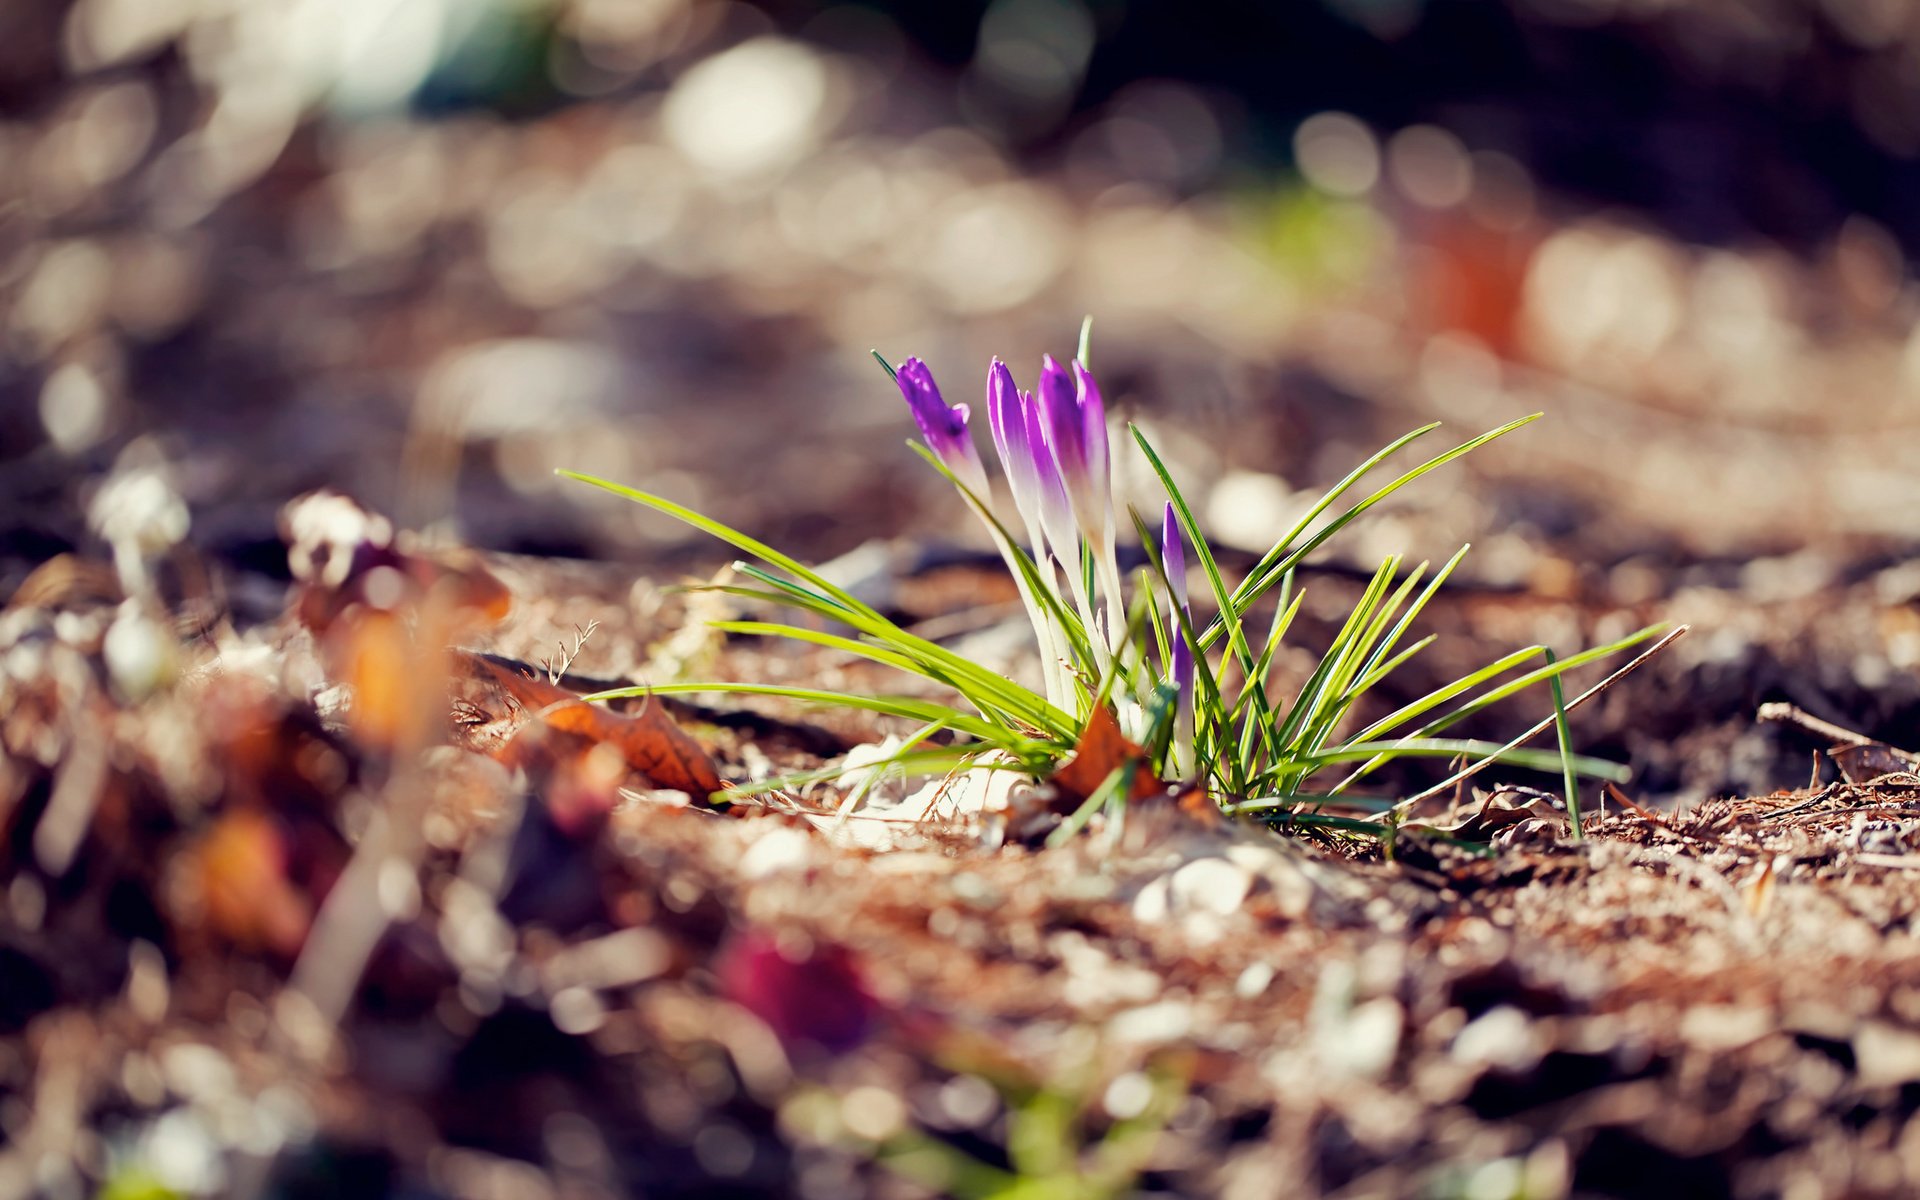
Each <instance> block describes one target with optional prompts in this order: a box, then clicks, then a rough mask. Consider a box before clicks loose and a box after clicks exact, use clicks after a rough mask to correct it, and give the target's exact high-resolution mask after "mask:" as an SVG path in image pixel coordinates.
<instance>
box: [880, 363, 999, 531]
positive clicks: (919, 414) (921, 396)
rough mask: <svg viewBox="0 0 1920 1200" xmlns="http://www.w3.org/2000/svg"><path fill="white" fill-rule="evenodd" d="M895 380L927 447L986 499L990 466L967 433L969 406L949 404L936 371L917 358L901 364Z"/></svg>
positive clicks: (963, 481)
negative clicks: (934, 377) (983, 460)
mask: <svg viewBox="0 0 1920 1200" xmlns="http://www.w3.org/2000/svg"><path fill="white" fill-rule="evenodd" d="M894 382H895V383H896V384H898V385H899V387H900V394H901V395H902V396H905V397H906V399H907V407H908V408H910V409H912V410H913V420H914V423H915V424H917V425H919V426H920V433H921V436H923V437H925V438H926V439H927V448H928V449H930V450H932V451H933V452H934V454H935V455H936V456H938V457H939V459H940V461H941V462H942V463H944V464H945V465H946V468H947V470H949V471H952V472H953V474H954V476H955V478H957V479H959V480H960V482H961V483H963V484H965V485H966V486H967V487H968V488H969V489H970V490H971V491H972V492H973V494H974V495H976V496H978V497H980V498H981V499H982V500H985V499H986V498H987V494H988V492H987V469H986V467H985V466H983V465H981V462H980V452H979V451H978V450H976V449H975V448H974V445H973V438H972V437H971V436H970V435H969V434H968V433H967V415H968V409H967V406H966V405H964V404H956V405H953V406H952V407H951V408H949V407H948V406H947V402H946V401H945V400H943V399H941V397H940V388H939V386H938V385H936V384H935V383H934V382H933V372H932V371H929V370H928V369H927V364H926V363H924V362H921V361H920V360H919V359H917V358H909V359H907V360H906V361H905V362H903V363H901V364H900V368H899V370H898V372H896V374H895V375H894Z"/></svg>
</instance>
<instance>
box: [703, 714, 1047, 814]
mask: <svg viewBox="0 0 1920 1200" xmlns="http://www.w3.org/2000/svg"><path fill="white" fill-rule="evenodd" d="M940 728H946V726H940ZM961 767H966V768H969V769H971V768H974V767H978V768H980V769H983V770H1004V771H1021V770H1025V768H1024V767H1022V766H1021V765H1020V764H1019V763H1017V762H1012V761H1007V762H994V761H992V760H990V759H989V760H981V758H980V748H979V747H978V746H960V747H948V746H933V747H924V746H922V747H916V748H914V749H913V750H912V751H911V753H901V754H895V755H891V756H889V757H887V758H885V759H882V760H880V761H878V762H872V763H861V764H860V765H859V766H858V768H857V769H858V770H862V771H864V770H867V769H868V768H880V769H887V770H892V769H898V770H901V771H903V772H904V773H905V774H906V776H907V777H908V778H909V779H912V778H924V777H926V776H929V775H945V774H947V773H949V772H950V771H953V770H955V769H958V768H961ZM849 769H850V768H848V766H847V765H846V764H845V763H844V762H832V763H828V764H827V765H825V766H821V767H815V768H813V769H811V770H807V771H789V772H787V773H785V774H782V775H769V776H767V777H766V778H765V779H756V780H754V781H753V782H751V783H738V784H734V785H733V786H732V787H729V788H728V789H727V790H726V791H724V792H721V793H719V796H718V798H719V799H721V800H745V799H749V798H751V797H754V796H763V795H766V794H767V793H769V792H786V791H792V790H793V789H795V788H804V787H810V786H812V785H813V784H816V783H831V782H833V781H834V780H836V779H839V778H841V777H842V776H844V775H846V774H847V772H848V770H849Z"/></svg>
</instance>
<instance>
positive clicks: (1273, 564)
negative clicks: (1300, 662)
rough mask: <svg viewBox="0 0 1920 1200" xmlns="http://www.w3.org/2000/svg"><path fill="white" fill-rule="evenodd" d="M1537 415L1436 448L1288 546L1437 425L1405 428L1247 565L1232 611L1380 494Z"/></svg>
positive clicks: (1219, 631)
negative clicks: (1345, 494) (1361, 482)
mask: <svg viewBox="0 0 1920 1200" xmlns="http://www.w3.org/2000/svg"><path fill="white" fill-rule="evenodd" d="M1540 415H1541V414H1539V413H1533V414H1531V415H1530V416H1525V417H1521V418H1520V419H1519V420H1516V421H1509V422H1507V423H1506V424H1505V425H1502V426H1500V427H1499V428H1497V429H1491V430H1488V431H1487V432H1486V433H1483V434H1481V435H1480V436H1478V437H1475V438H1469V439H1468V440H1467V441H1464V442H1462V443H1460V444H1459V445H1457V446H1455V447H1453V448H1452V449H1451V450H1447V451H1443V452H1442V453H1440V454H1437V455H1435V456H1434V457H1432V458H1430V459H1428V460H1426V461H1425V462H1423V463H1421V464H1420V465H1419V466H1417V467H1413V468H1411V469H1410V470H1408V471H1406V472H1404V473H1403V474H1401V475H1400V476H1399V477H1398V478H1396V479H1395V480H1393V482H1391V483H1389V484H1387V485H1386V486H1385V487H1382V488H1380V489H1378V490H1377V491H1375V492H1373V493H1372V494H1371V495H1369V496H1368V497H1367V498H1366V499H1364V500H1362V501H1360V502H1359V503H1358V504H1355V505H1353V506H1352V507H1351V508H1349V509H1347V510H1346V511H1345V512H1344V513H1342V514H1340V515H1339V516H1338V517H1335V518H1334V519H1333V520H1331V521H1329V522H1327V524H1326V525H1325V526H1324V527H1322V528H1321V529H1320V531H1319V532H1318V533H1315V534H1314V535H1313V536H1312V537H1310V538H1308V539H1307V540H1306V541H1305V542H1302V543H1301V544H1300V545H1299V546H1297V547H1295V546H1292V542H1293V539H1294V538H1296V537H1298V536H1299V535H1300V534H1301V533H1303V532H1305V530H1306V529H1307V527H1308V526H1309V525H1311V524H1312V522H1313V521H1314V520H1315V519H1316V518H1317V517H1319V516H1320V515H1321V514H1322V513H1323V512H1325V511H1326V509H1327V508H1329V507H1331V506H1332V502H1333V500H1334V499H1336V498H1338V496H1339V495H1340V494H1341V493H1343V492H1345V491H1346V490H1348V489H1349V488H1351V487H1352V486H1353V485H1354V484H1355V483H1357V482H1359V480H1360V478H1361V477H1362V476H1364V475H1365V474H1366V473H1367V472H1368V471H1370V470H1372V469H1373V467H1374V466H1376V465H1378V464H1379V463H1380V462H1382V461H1384V460H1385V459H1386V458H1387V457H1389V456H1390V455H1392V454H1393V453H1395V452H1396V451H1398V450H1400V449H1401V448H1402V447H1404V446H1406V445H1407V444H1408V443H1409V442H1411V441H1413V440H1414V439H1415V438H1418V437H1421V436H1424V435H1425V434H1427V433H1430V432H1432V431H1433V430H1434V429H1437V428H1439V426H1438V424H1437V423H1436V424H1433V425H1426V426H1423V427H1421V428H1419V429H1416V430H1414V431H1413V432H1412V433H1409V434H1405V435H1403V436H1402V437H1400V438H1398V439H1396V440H1395V441H1394V442H1392V443H1390V444H1389V445H1388V446H1387V447H1386V448H1385V449H1383V450H1381V451H1380V452H1379V453H1377V454H1375V455H1374V456H1373V457H1372V458H1369V459H1368V460H1367V461H1366V462H1365V463H1363V464H1361V466H1360V467H1358V468H1356V469H1355V470H1354V471H1353V472H1350V473H1349V474H1348V475H1347V477H1346V478H1345V479H1342V480H1341V481H1340V482H1339V483H1338V484H1336V485H1334V487H1333V489H1332V490H1331V491H1329V492H1328V493H1327V494H1326V495H1324V496H1322V497H1321V499H1320V501H1319V502H1318V503H1316V504H1315V505H1314V507H1313V508H1312V509H1309V510H1308V512H1307V515H1306V516H1304V517H1302V518H1301V519H1300V521H1299V522H1297V523H1296V524H1295V526H1294V528H1293V529H1292V530H1290V531H1289V532H1288V534H1287V535H1286V536H1285V537H1284V538H1282V539H1281V540H1280V542H1278V543H1277V544H1276V545H1275V546H1274V548H1273V549H1272V550H1270V551H1268V553H1267V555H1266V556H1265V557H1263V558H1262V559H1261V561H1260V563H1259V564H1258V565H1256V566H1255V567H1254V569H1253V571H1251V572H1250V573H1249V574H1248V576H1247V578H1246V580H1245V581H1243V582H1242V583H1241V584H1240V586H1239V587H1237V588H1235V589H1234V592H1233V602H1234V606H1235V611H1236V612H1239V611H1243V610H1244V609H1245V608H1246V606H1247V605H1249V604H1252V603H1253V602H1254V601H1255V600H1257V599H1259V598H1260V597H1261V596H1262V595H1265V594H1266V592H1267V591H1268V590H1269V589H1270V588H1272V587H1273V585H1274V583H1275V582H1277V581H1278V579H1279V578H1280V576H1281V575H1282V574H1284V573H1285V572H1286V571H1287V570H1288V569H1290V568H1291V567H1293V566H1294V564H1296V563H1298V562H1299V561H1300V560H1301V559H1303V558H1305V557H1306V556H1307V555H1309V554H1311V553H1312V552H1313V551H1314V550H1316V549H1318V548H1319V547H1320V546H1321V545H1323V544H1325V543H1326V541H1327V540H1328V539H1329V538H1331V537H1332V536H1333V535H1334V534H1336V533H1338V532H1339V531H1340V530H1341V529H1344V528H1345V527H1346V526H1347V525H1348V524H1350V523H1351V522H1352V521H1353V520H1354V519H1355V518H1357V517H1358V516H1360V514H1361V513H1364V512H1366V511H1367V510H1368V509H1370V508H1372V507H1373V506H1374V505H1376V504H1378V503H1380V502H1381V501H1382V500H1385V499H1386V498H1387V497H1389V496H1391V495H1393V494H1394V493H1395V492H1397V491H1399V490H1400V489H1401V488H1403V487H1406V486H1407V485H1408V484H1410V483H1413V482H1414V481H1415V480H1417V479H1419V478H1421V477H1422V476H1424V475H1426V474H1428V473H1429V472H1431V471H1434V470H1437V469H1439V468H1440V467H1442V466H1445V465H1446V464H1447V463H1450V462H1452V461H1453V460H1454V459H1456V458H1459V457H1461V456H1462V455H1465V454H1470V453H1472V452H1473V451H1475V450H1477V449H1479V448H1480V447H1481V446H1484V445H1486V444H1487V443H1489V442H1491V441H1494V440H1495V439H1497V438H1502V437H1505V436H1506V435H1507V434H1509V433H1512V432H1513V431H1514V430H1516V429H1520V428H1522V427H1523V426H1525V425H1528V424H1530V423H1531V422H1533V421H1536V420H1538V419H1539V418H1540ZM1224 633H1225V627H1224V625H1221V626H1219V627H1213V626H1210V627H1209V628H1208V630H1207V631H1206V633H1205V634H1204V635H1203V636H1202V639H1201V640H1202V642H1203V643H1204V644H1205V645H1207V646H1212V645H1214V644H1215V643H1217V642H1218V641H1219V640H1220V638H1221V636H1222V635H1223V634H1224Z"/></svg>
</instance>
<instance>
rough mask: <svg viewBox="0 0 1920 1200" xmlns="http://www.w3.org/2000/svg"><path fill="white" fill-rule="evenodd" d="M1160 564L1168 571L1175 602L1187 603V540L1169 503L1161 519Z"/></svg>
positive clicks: (1178, 518) (1168, 582)
mask: <svg viewBox="0 0 1920 1200" xmlns="http://www.w3.org/2000/svg"><path fill="white" fill-rule="evenodd" d="M1160 563H1161V565H1162V566H1164V567H1165V568H1166V569H1167V586H1168V587H1169V588H1171V589H1172V590H1173V602H1174V603H1175V604H1179V605H1182V606H1185V604H1186V603H1187V540H1186V538H1184V537H1182V536H1181V534H1180V517H1179V514H1177V513H1176V512H1174V510H1173V501H1171V500H1169V501H1167V511H1166V513H1165V514H1164V515H1163V516H1162V517H1161V519H1160Z"/></svg>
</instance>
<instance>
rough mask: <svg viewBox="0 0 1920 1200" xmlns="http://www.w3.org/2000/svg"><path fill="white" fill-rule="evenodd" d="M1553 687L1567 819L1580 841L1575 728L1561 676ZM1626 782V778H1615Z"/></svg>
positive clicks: (1550, 661)
mask: <svg viewBox="0 0 1920 1200" xmlns="http://www.w3.org/2000/svg"><path fill="white" fill-rule="evenodd" d="M1553 662H1554V654H1553V650H1552V649H1551V648H1549V649H1548V650H1547V665H1548V666H1552V665H1553ZM1549 686H1550V687H1551V688H1552V689H1553V726H1554V729H1555V730H1556V731H1557V732H1558V733H1559V735H1560V762H1561V764H1562V766H1563V768H1564V772H1565V775H1564V779H1563V780H1562V786H1563V787H1565V788H1566V791H1567V819H1568V820H1569V821H1571V822H1572V823H1573V840H1574V841H1576V842H1577V841H1580V840H1582V839H1583V838H1584V837H1585V836H1586V834H1585V832H1584V831H1583V830H1581V828H1580V780H1579V779H1577V778H1576V777H1575V771H1574V766H1573V730H1572V728H1571V727H1570V726H1569V725H1568V724H1567V693H1566V690H1565V689H1564V688H1562V687H1561V686H1560V677H1559V676H1558V675H1555V676H1554V677H1553V679H1552V680H1550V681H1549ZM1614 782H1615V783H1624V782H1626V781H1625V780H1615V781H1614Z"/></svg>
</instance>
